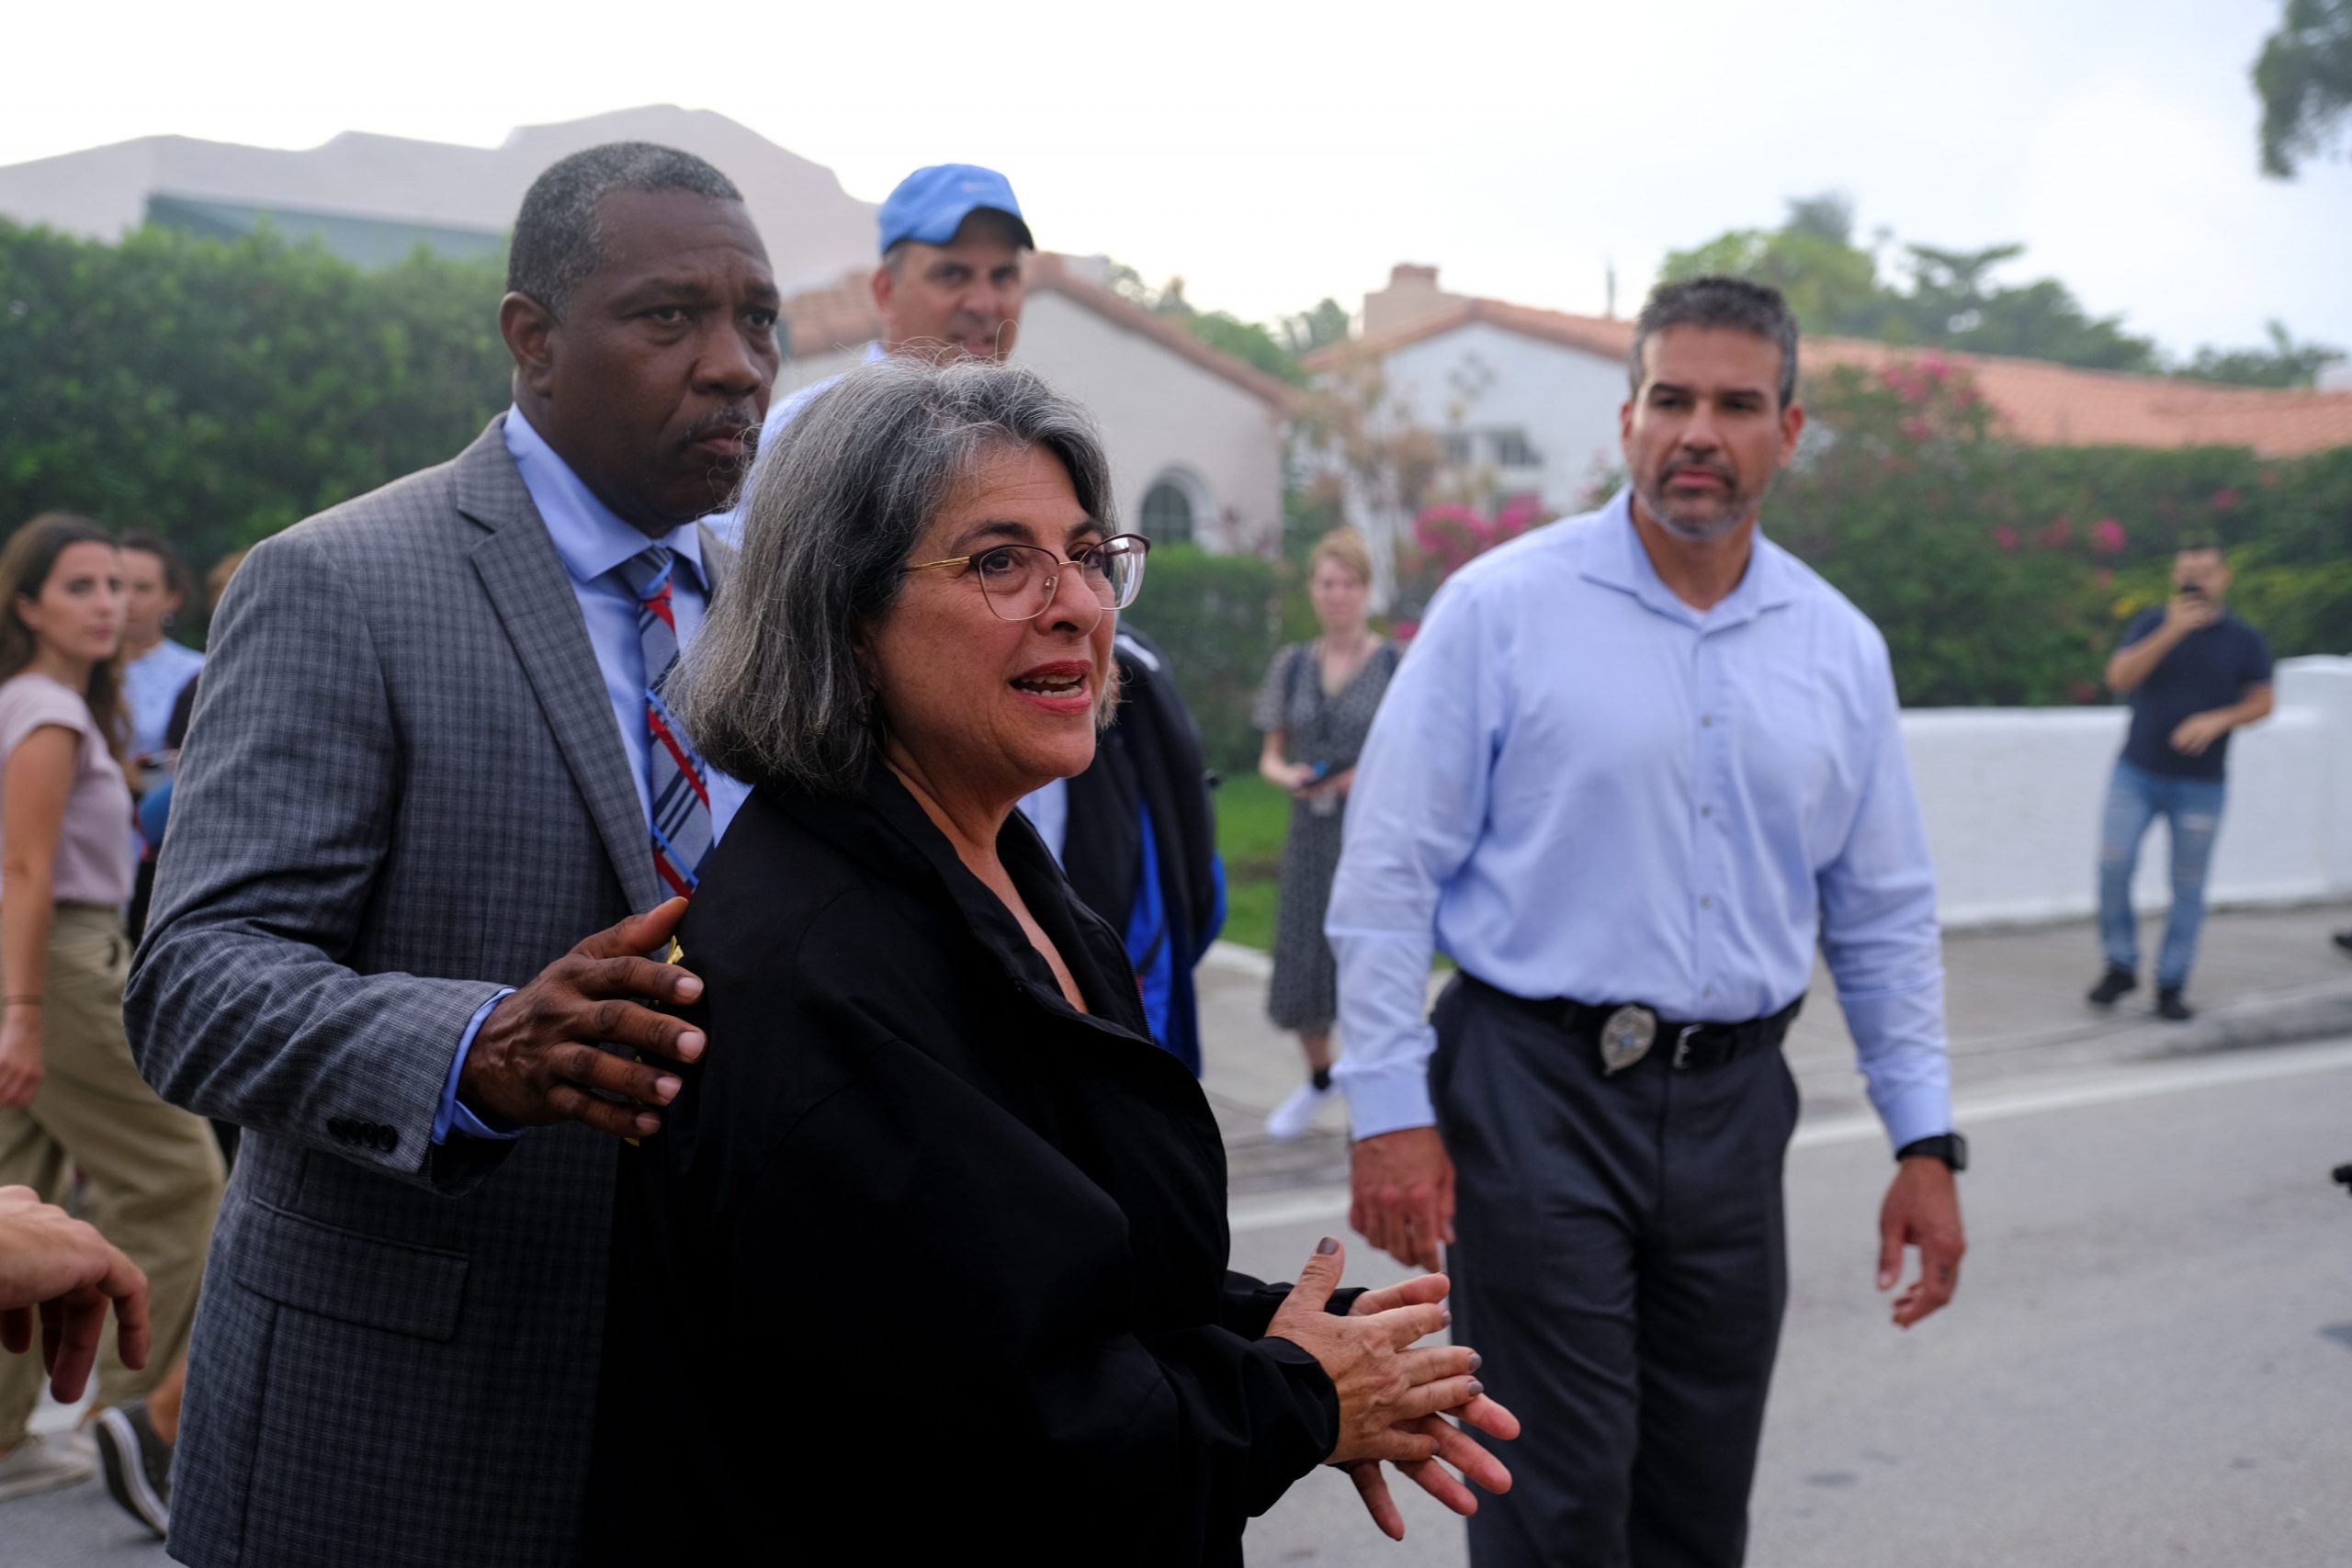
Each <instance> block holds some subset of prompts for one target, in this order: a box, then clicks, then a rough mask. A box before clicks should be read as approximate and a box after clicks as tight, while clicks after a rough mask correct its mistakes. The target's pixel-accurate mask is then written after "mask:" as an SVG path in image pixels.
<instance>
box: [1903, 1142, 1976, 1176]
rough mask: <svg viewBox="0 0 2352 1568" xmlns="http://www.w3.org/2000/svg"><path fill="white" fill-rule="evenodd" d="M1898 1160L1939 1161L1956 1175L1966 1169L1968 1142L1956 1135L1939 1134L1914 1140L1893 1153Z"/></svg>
mask: <svg viewBox="0 0 2352 1568" xmlns="http://www.w3.org/2000/svg"><path fill="white" fill-rule="evenodd" d="M1894 1157H1895V1158H1896V1159H1898V1160H1906V1159H1939V1160H1941V1161H1943V1162H1944V1163H1945V1164H1946V1165H1948V1166H1950V1167H1951V1168H1952V1170H1953V1171H1954V1172H1955V1173H1957V1172H1960V1171H1963V1170H1966V1169H1967V1168H1968V1140H1967V1139H1966V1138H1963V1137H1962V1136H1961V1135H1960V1134H1958V1133H1939V1134H1937V1135H1936V1136H1934V1137H1932V1138H1915V1139H1913V1140H1912V1141H1911V1142H1910V1143H1907V1144H1905V1145H1903V1146H1902V1147H1901V1148H1899V1149H1897V1150H1895V1151H1894Z"/></svg>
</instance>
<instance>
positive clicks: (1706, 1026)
mask: <svg viewBox="0 0 2352 1568" xmlns="http://www.w3.org/2000/svg"><path fill="white" fill-rule="evenodd" d="M1462 979H1463V983H1464V984H1465V985H1467V986H1470V987H1473V988H1474V989H1476V991H1477V992H1478V993H1479V994H1480V995H1481V996H1485V997H1489V998H1493V999H1494V1000H1496V1001H1498V1002H1503V1003H1507V1004H1508V1005H1510V1007H1513V1008H1516V1009H1517V1010H1520V1011H1521V1012H1523V1013H1525V1014H1527V1015H1528V1016H1529V1017H1530V1018H1534V1019H1539V1020H1541V1021H1544V1022H1545V1023H1548V1024H1550V1025H1551V1026H1552V1027H1554V1028H1555V1029H1558V1030H1561V1031H1563V1032H1566V1033H1568V1034H1570V1035H1573V1036H1576V1037H1577V1038H1580V1039H1587V1040H1591V1041H1594V1042H1595V1043H1599V1044H1600V1047H1601V1052H1600V1055H1601V1063H1602V1068H1603V1070H1604V1071H1605V1072H1610V1073H1615V1072H1620V1071H1622V1070H1623V1069H1624V1068H1626V1067H1629V1066H1633V1065H1634V1063H1635V1062H1637V1061H1639V1060H1640V1059H1641V1058H1642V1057H1644V1056H1645V1055H1649V1054H1650V1051H1651V1049H1652V1046H1653V1044H1655V1046H1656V1048H1657V1055H1661V1056H1663V1057H1665V1058H1666V1064H1667V1066H1668V1068H1669V1069H1671V1070H1673V1071H1675V1072H1687V1071H1689V1070H1691V1069H1692V1068H1697V1067H1720V1066H1723V1065H1724V1063H1726V1062H1730V1061H1734V1060H1736V1059H1737V1058H1738V1057H1741V1056H1744V1055H1747V1053H1748V1052H1750V1051H1758V1050H1773V1049H1777V1048H1778V1047H1779V1045H1780V1043H1781V1041H1783V1040H1785V1039H1787V1038H1788V1033H1789V1026H1790V1025H1791V1024H1792V1023H1794V1022H1796V1021H1797V1014H1798V1013H1799V1012H1801V1011H1803V1010H1804V997H1803V996H1799V997H1798V998H1797V999H1796V1000H1794V1001H1792V1002H1791V1003H1790V1004H1789V1005H1788V1006H1786V1007H1784V1008H1782V1009H1781V1010H1780V1011H1778V1012H1776V1013H1774V1014H1773V1015H1772V1016H1771V1017H1770V1018H1751V1019H1748V1020H1747V1021H1745V1022H1741V1023H1704V1022H1702V1023H1685V1022H1679V1021H1675V1020H1671V1019H1665V1018H1660V1017H1659V1016H1658V1015H1657V1010H1655V1009H1652V1008H1647V1007H1644V1006H1643V1005H1642V1004H1641V1003H1639V1002H1625V1003H1614V1002H1612V1003H1605V1004H1600V1005H1596V1004H1594V1003H1591V1002H1580V1001H1577V999H1575V998H1573V997H1547V998H1543V999H1542V1000H1536V999H1534V998H1528V997H1522V996H1518V995H1515V994H1514V993H1512V992H1510V991H1506V990H1504V989H1503V988H1502V987H1499V986H1490V985H1488V984H1487V982H1486V981H1484V980H1481V979H1479V978H1478V976H1476V975H1471V974H1467V973H1465V974H1464V976H1462ZM1612 1041H1614V1042H1616V1043H1617V1048H1616V1049H1613V1050H1612V1049H1611V1042H1612ZM1636 1041H1638V1042H1639V1043H1638V1044H1637V1045H1636V1044H1635V1043H1634V1042H1636Z"/></svg>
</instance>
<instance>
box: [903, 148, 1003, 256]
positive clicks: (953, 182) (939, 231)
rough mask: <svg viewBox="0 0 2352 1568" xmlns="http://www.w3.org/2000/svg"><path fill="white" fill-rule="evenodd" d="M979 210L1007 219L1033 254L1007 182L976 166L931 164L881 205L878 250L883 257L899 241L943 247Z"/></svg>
mask: <svg viewBox="0 0 2352 1568" xmlns="http://www.w3.org/2000/svg"><path fill="white" fill-rule="evenodd" d="M982 208H987V209H989V210H990V211H992V212H1001V213H1003V214H1004V215H1005V216H1006V217H1008V218H1010V219H1012V227H1013V229H1014V231H1016V232H1017V233H1018V234H1019V236H1020V239H1021V243H1022V244H1023V245H1024V246H1026V247H1027V248H1028V249H1030V250H1033V251H1034V250H1035V249H1036V248H1037V242H1036V241H1035V240H1033V239H1031V238H1030V237H1029V224H1028V222H1027V220H1024V219H1023V217H1022V216H1021V204H1020V203H1019V202H1018V201H1015V200H1014V199H1013V198H1012V181H1011V180H1008V179H1006V178H1005V177H1004V176H1003V175H1000V174H998V173H997V172H996V171H995V170H994V169H983V168H981V167H980V166H979V165H978V164H933V165H932V166H931V167H930V168H927V169H917V170H916V171H915V172H914V173H913V174H911V175H908V176H907V177H906V178H905V179H903V180H900V181H899V188H898V189H896V190H894V191H892V192H891V193H890V194H889V196H888V198H887V199H885V200H884V202H883V203H882V212H881V226H882V248H883V250H885V251H888V249H889V248H890V247H891V246H892V245H895V244H897V243H899V241H901V240H913V241H915V242H917V243H920V244H925V245H944V244H945V243H947V242H948V241H950V240H952V239H954V238H955V237H956V230H958V229H960V228H962V227H963V226H964V220H965V219H967V218H969V217H970V216H971V215H972V214H973V213H975V212H978V210H979V209H982Z"/></svg>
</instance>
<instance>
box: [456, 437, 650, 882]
mask: <svg viewBox="0 0 2352 1568" xmlns="http://www.w3.org/2000/svg"><path fill="white" fill-rule="evenodd" d="M504 418H505V415H503V414H501V415H500V416H499V417H498V418H497V419H494V420H492V421H491V423H490V428H489V429H488V430H486V431H484V432H483V433H482V434H481V438H480V439H478V440H476V441H475V442H474V444H473V445H472V446H469V447H467V448H466V450H465V451H464V452H463V453H462V454H461V455H460V456H459V457H458V462H457V492H458V510H459V511H461V512H463V513H465V514H466V515H467V516H468V517H470V518H472V519H473V520H474V521H475V522H476V523H479V524H481V525H482V526H483V527H484V528H485V529H487V530H489V532H488V534H487V536H485V537H484V538H483V539H482V541H481V544H479V545H477V546H475V547H474V550H473V563H474V570H475V571H476V572H477V573H479V574H480V576H481V581H482V587H483V588H484V589H485V590H486V591H487V592H489V594H490V601H491V604H492V606H494V607H495V608H496V610H497V612H498V619H499V622H500V624H501V625H502V626H504V627H505V628H506V636H507V639H508V640H509V641H510V642H512V643H513V644H514V645H515V657H516V658H517V659H518V660H521V661H522V665H523V671H524V673H525V674H526V675H527V676H528V677H529V678H530V682H531V689H532V690H533V692H535V693H536V694H537V696H538V699H539V707H540V709H541V711H542V712H544V713H545V714H546V715H547V720H548V728H550V729H551V730H553V731H554V732H555V739H556V745H557V746H558V748H559V749H560V750H561V751H562V752H563V758H564V761H565V763H566V764H567V765H568V766H569V767H570V769H571V777H572V781H573V782H574V783H575V784H578V785H579V786H580V794H581V796H582V798H583V799H584V800H586V801H587V803H588V814H589V815H590V816H591V817H592V818H594V820H595V823H596V834H597V837H599V838H600V839H602V840H604V843H605V855H606V856H607V857H608V858H609V859H610V860H611V861H612V863H613V870H614V872H615V873H616V874H618V875H619V877H620V881H621V886H622V888H623V890H624V891H626V892H627V893H628V901H629V906H630V908H637V909H646V908H651V907H652V906H653V905H655V904H657V903H659V902H660V901H661V899H662V886H661V883H660V881H659V879H658V878H657V877H656V875H655V874H654V870H653V850H652V844H651V841H650V839H649V837H648V834H647V829H646V824H645V812H644V807H641V806H639V804H638V798H637V784H636V782H635V781H634V780H632V779H631V778H630V777H629V774H628V751H627V750H625V749H624V748H623V747H622V745H621V740H620V737H619V736H618V735H617V734H616V733H615V731H614V728H613V705H612V703H611V702H610V700H609V699H607V697H606V696H605V681H604V676H603V675H602V673H600V672H599V671H598V669H597V667H596V650H595V649H594V648H593V647H592V646H591V645H590V644H589V641H588V624H587V622H586V621H584V620H582V618H581V615H580V601H579V600H578V599H577V598H575V597H573V595H572V592H571V574H570V573H569V572H567V571H565V570H564V568H563V559H562V558H561V557H560V556H558V555H557V554H556V553H555V544H554V541H552V540H551V539H549V538H548V531H547V525H546V524H545V523H543V522H541V521H540V520H539V513H538V509H537V507H535V506H533V505H532V504H531V492H530V491H528V490H527V489H526V488H525V487H524V484H523V476H522V474H521V473H520V472H519V471H517V470H516V468H515V459H514V458H513V457H510V456H509V455H508V454H507V451H506V438H505V436H504V434H503V433H502V431H501V423H502V422H503V420H504Z"/></svg>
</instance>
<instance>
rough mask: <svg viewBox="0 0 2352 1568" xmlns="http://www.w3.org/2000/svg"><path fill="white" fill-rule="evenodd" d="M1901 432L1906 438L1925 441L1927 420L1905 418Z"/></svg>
mask: <svg viewBox="0 0 2352 1568" xmlns="http://www.w3.org/2000/svg"><path fill="white" fill-rule="evenodd" d="M1903 434H1904V437H1905V439H1906V440H1911V441H1925V440H1926V439H1927V438H1928V422H1927V421H1926V420H1924V419H1918V418H1912V419H1906V420H1905V421H1904V422H1903Z"/></svg>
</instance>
